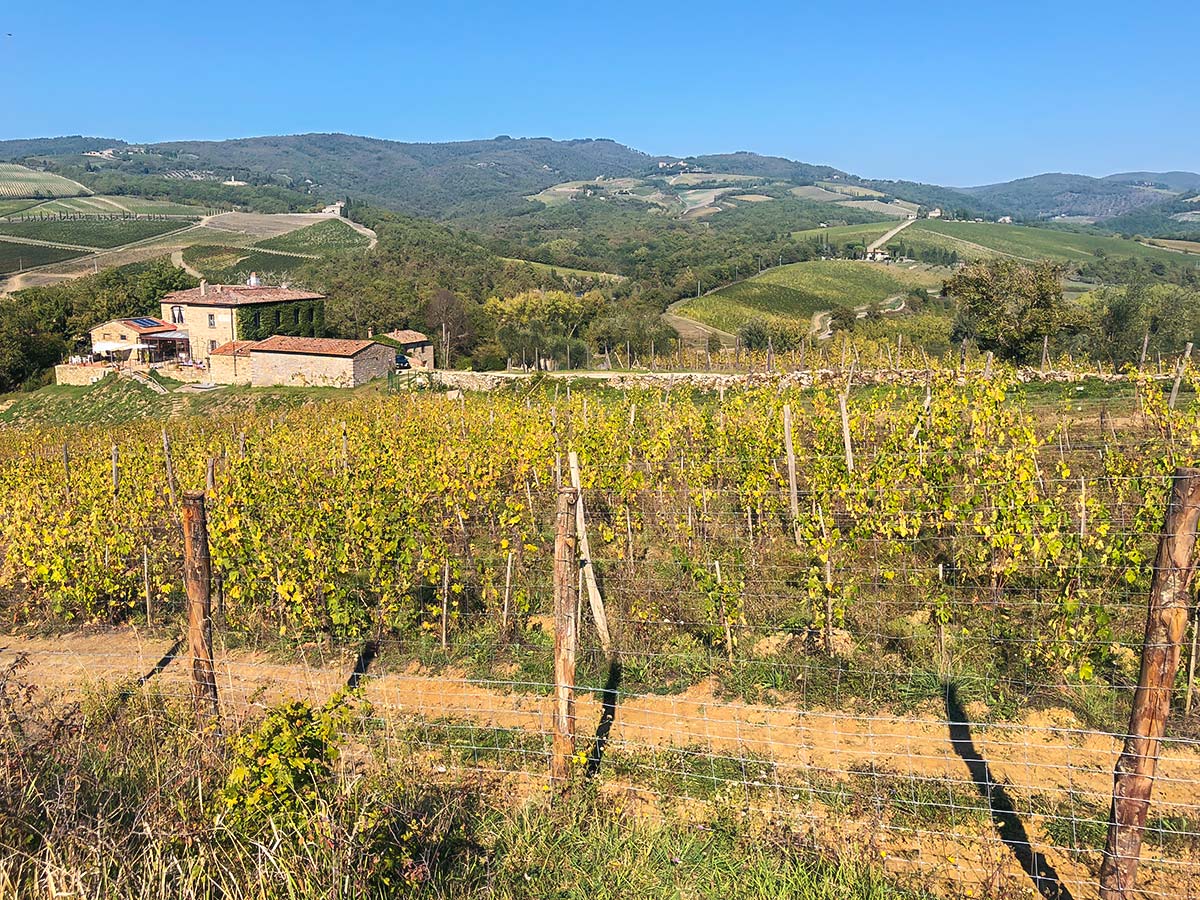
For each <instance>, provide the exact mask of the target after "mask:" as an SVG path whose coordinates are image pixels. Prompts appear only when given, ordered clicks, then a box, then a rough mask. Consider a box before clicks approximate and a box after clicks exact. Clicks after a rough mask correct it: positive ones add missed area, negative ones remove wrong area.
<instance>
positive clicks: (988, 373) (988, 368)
mask: <svg viewBox="0 0 1200 900" xmlns="http://www.w3.org/2000/svg"><path fill="white" fill-rule="evenodd" d="M991 377H992V351H991V350H989V351H988V352H987V360H986V362H984V364H983V380H984V381H987V380H989V379H990V378H991Z"/></svg>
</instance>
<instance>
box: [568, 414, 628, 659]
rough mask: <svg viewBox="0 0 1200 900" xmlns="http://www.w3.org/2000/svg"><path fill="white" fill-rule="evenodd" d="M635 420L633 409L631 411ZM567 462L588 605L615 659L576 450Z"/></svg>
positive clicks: (605, 647) (604, 644) (608, 653)
mask: <svg viewBox="0 0 1200 900" xmlns="http://www.w3.org/2000/svg"><path fill="white" fill-rule="evenodd" d="M629 417H630V419H632V418H633V408H631V409H630V411H629ZM567 462H568V465H569V466H570V469H571V487H572V488H573V489H574V490H575V494H576V499H575V534H576V538H577V540H578V547H579V552H578V558H579V567H580V570H581V571H582V575H583V584H584V587H586V588H587V595H588V605H589V606H590V607H591V609H592V619H593V620H594V621H595V622H596V632H597V633H598V634H599V636H600V647H601V649H603V650H604V655H605V656H606V657H608V658H609V659H610V660H611V659H612V658H613V643H612V636H611V635H610V633H609V630H608V614H607V613H606V612H605V611H604V598H603V597H602V596H601V595H600V586H599V585H598V584H597V583H596V570H595V568H594V567H593V566H592V548H591V545H590V544H589V543H588V533H587V517H586V515H585V514H584V509H583V485H582V482H581V479H580V474H579V454H577V453H576V452H575V451H574V450H572V451H570V452H569V453H568V454H567Z"/></svg>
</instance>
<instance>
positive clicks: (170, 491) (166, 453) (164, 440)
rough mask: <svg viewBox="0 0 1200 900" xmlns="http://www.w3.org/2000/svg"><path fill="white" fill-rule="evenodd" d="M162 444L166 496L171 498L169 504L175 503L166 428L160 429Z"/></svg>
mask: <svg viewBox="0 0 1200 900" xmlns="http://www.w3.org/2000/svg"><path fill="white" fill-rule="evenodd" d="M162 444H163V464H164V466H165V467H166V472H167V496H168V497H169V498H170V500H171V506H174V505H175V467H174V466H173V465H172V464H171V439H170V438H169V437H168V436H167V429H165V428H164V429H163V430H162Z"/></svg>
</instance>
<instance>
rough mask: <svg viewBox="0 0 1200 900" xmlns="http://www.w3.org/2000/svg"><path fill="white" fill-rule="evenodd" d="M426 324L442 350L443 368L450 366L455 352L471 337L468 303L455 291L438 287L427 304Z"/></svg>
mask: <svg viewBox="0 0 1200 900" xmlns="http://www.w3.org/2000/svg"><path fill="white" fill-rule="evenodd" d="M425 324H426V325H427V326H428V327H429V328H430V329H431V330H432V331H433V333H432V334H431V335H430V338H431V339H432V340H433V342H434V343H435V344H436V345H437V346H438V348H439V350H440V351H441V357H442V366H443V368H449V367H450V360H451V359H452V357H453V355H454V352H455V351H457V350H459V349H461V348H462V347H463V346H464V345H465V344H466V343H467V342H468V341H470V339H471V333H472V332H471V319H470V315H469V314H468V312H467V307H466V304H465V303H463V301H462V300H461V299H460V298H459V297H458V295H457V294H455V293H454V292H453V291H448V290H446V289H445V288H438V289H437V290H436V291H434V292H433V296H432V297H431V298H430V299H429V303H428V304H426V306H425Z"/></svg>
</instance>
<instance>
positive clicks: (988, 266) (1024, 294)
mask: <svg viewBox="0 0 1200 900" xmlns="http://www.w3.org/2000/svg"><path fill="white" fill-rule="evenodd" d="M1065 271H1066V270H1065V267H1064V266H1063V265H1062V264H1061V263H1058V262H1054V261H1052V260H1041V261H1039V262H1035V263H1023V262H1021V261H1020V260H1015V259H993V260H987V261H983V262H976V263H973V264H971V265H969V266H967V267H966V268H965V269H963V270H962V271H961V272H959V273H958V274H956V275H955V276H954V277H952V278H950V279H949V280H948V281H947V282H946V284H945V292H946V293H948V294H950V295H951V296H953V297H954V298H955V299H956V300H957V301H958V318H957V319H956V320H955V323H954V334H953V339H954V340H956V341H957V340H961V339H963V338H968V339H970V340H973V341H975V343H976V344H977V345H978V346H979V349H980V350H990V351H992V352H994V353H995V354H996V355H997V356H998V357H1000V358H1002V359H1007V360H1011V361H1013V362H1016V363H1025V364H1030V363H1033V362H1036V361H1037V359H1038V357H1039V355H1040V353H1041V349H1042V340H1043V338H1044V337H1046V336H1049V337H1050V339H1051V340H1052V341H1053V340H1055V339H1056V338H1057V337H1058V335H1059V333H1060V332H1062V331H1064V330H1068V329H1070V328H1071V327H1073V326H1074V325H1075V324H1077V323H1076V322H1075V316H1074V315H1073V313H1072V311H1071V310H1070V308H1069V307H1068V305H1067V302H1066V300H1064V299H1063V290H1062V279H1063V275H1064V274H1065Z"/></svg>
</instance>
